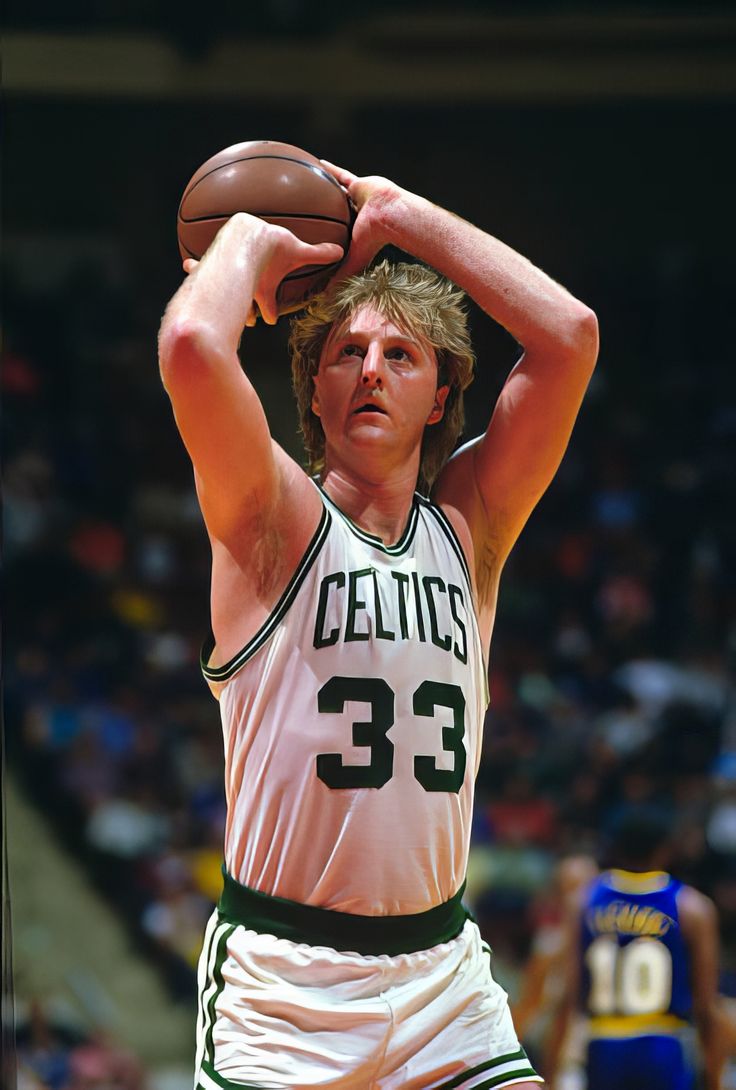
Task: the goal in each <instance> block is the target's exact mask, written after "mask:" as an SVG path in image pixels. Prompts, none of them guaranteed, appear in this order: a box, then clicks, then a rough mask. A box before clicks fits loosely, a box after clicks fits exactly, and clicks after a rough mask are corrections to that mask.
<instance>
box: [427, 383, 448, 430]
mask: <svg viewBox="0 0 736 1090" xmlns="http://www.w3.org/2000/svg"><path fill="white" fill-rule="evenodd" d="M449 392H450V387H449V386H438V387H437V393H436V394H435V395H434V405H433V406H432V411H431V413H430V414H429V416H428V417H427V423H428V424H438V423H439V421H440V420H441V419H442V417H443V416H444V415H445V402H446V401H447V395H448V394H449Z"/></svg>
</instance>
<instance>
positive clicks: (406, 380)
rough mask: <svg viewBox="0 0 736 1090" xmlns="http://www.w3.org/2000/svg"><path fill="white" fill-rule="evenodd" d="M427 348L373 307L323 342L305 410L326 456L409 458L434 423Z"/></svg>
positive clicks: (438, 396)
mask: <svg viewBox="0 0 736 1090" xmlns="http://www.w3.org/2000/svg"><path fill="white" fill-rule="evenodd" d="M448 392H449V388H448V387H447V386H441V387H440V388H439V389H438V387H437V357H436V355H435V352H434V349H433V348H432V347H431V345H429V344H427V342H426V341H422V340H421V339H419V338H417V336H416V334H413V333H410V332H408V331H407V330H406V329H402V328H401V327H400V326H398V325H396V324H395V323H394V322H392V321H390V320H389V319H388V318H386V317H385V316H384V315H383V314H381V313H380V311H378V310H377V309H376V308H375V307H373V306H364V307H361V308H360V309H359V310H357V311H356V312H355V313H354V314H353V315H352V316H351V317H350V319H349V320H347V321H346V322H344V323H343V324H342V325H341V326H339V327H337V328H335V329H334V330H333V331H332V333H331V334H330V336H329V337H328V339H327V342H326V344H325V347H324V350H323V352H322V357H321V359H320V364H319V371H318V373H317V375H315V379H314V398H313V400H312V409H313V410H314V412H315V413H316V414H317V416H319V417H320V420H321V423H322V428H323V431H324V433H325V442H326V453H327V459H328V462H329V461H330V455H331V454H332V455H335V454H340V453H342V454H349V453H350V452H351V451H354V452H359V453H360V456H361V457H370V458H372V457H374V456H376V455H381V453H382V452H383V454H385V455H387V456H389V457H391V458H392V459H396V458H399V459H406V458H408V457H412V456H416V454H417V451H418V449H419V447H420V446H421V440H422V435H423V433H424V428H425V427H426V425H427V424H434V423H436V422H437V421H438V420H440V419H441V418H442V414H443V411H444V403H445V399H446V397H447V394H448Z"/></svg>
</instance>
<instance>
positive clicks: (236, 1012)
mask: <svg viewBox="0 0 736 1090" xmlns="http://www.w3.org/2000/svg"><path fill="white" fill-rule="evenodd" d="M198 981H199V1009H198V1020H197V1056H196V1076H195V1087H196V1088H197V1090H244V1088H248V1090H254V1088H257V1090H287V1088H288V1090H297V1088H302V1087H314V1086H327V1087H331V1088H333V1090H399V1088H401V1090H430V1088H433V1090H441V1088H442V1090H473V1088H475V1090H481V1088H482V1090H490V1088H493V1090H496V1088H500V1087H505V1086H512V1085H513V1084H514V1083H519V1082H525V1081H530V1082H541V1081H542V1079H541V1078H540V1077H539V1076H538V1075H537V1074H536V1073H535V1072H534V1069H533V1068H532V1067H531V1065H530V1063H529V1061H528V1059H527V1056H526V1053H525V1052H524V1049H523V1048H522V1047H521V1046H520V1044H519V1041H518V1039H517V1037H516V1033H515V1032H514V1027H513V1024H512V1021H511V1015H510V1013H509V1008H508V1003H507V996H506V993H505V992H504V990H503V988H501V987H500V985H499V984H497V983H496V982H495V981H494V979H493V977H492V976H491V969H490V950H489V948H488V946H487V945H486V944H485V943H483V942H482V940H481V937H480V932H479V931H478V928H477V926H476V925H475V923H473V922H472V921H471V920H468V921H467V922H466V924H465V926H464V927H463V930H462V931H461V933H460V934H459V935H457V937H456V938H454V939H451V940H450V941H449V942H443V943H440V944H439V945H437V946H433V947H432V948H431V949H429V950H421V951H418V952H415V953H410V954H399V955H397V956H393V957H390V956H388V955H386V954H379V955H368V956H366V955H360V954H351V953H342V952H338V951H336V950H333V949H332V948H330V947H327V946H311V945H308V944H307V943H301V942H300V943H296V942H292V941H291V940H289V939H285V938H277V937H275V936H274V935H268V934H262V933H260V932H257V931H253V930H250V929H248V928H247V927H245V926H243V925H240V924H235V923H233V922H231V921H229V920H227V919H223V918H222V917H221V916H220V914H219V913H218V912H217V911H215V913H214V914H213V916H212V918H211V919H210V921H209V924H208V925H207V931H206V933H205V942H204V948H203V951H202V955H201V958H200V963H199V977H198Z"/></svg>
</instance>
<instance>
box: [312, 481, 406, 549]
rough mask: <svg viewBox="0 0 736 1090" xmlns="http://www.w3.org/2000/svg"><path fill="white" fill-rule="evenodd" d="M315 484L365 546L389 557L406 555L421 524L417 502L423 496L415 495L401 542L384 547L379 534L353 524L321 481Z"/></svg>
mask: <svg viewBox="0 0 736 1090" xmlns="http://www.w3.org/2000/svg"><path fill="white" fill-rule="evenodd" d="M314 483H315V484H316V485H317V488H318V489H319V490H320V492H321V494H322V496H323V498H324V499H325V500H326V501H327V503H328V504H329V505H330V507H332V508H334V510H335V511H336V512H337V513H338V514H339V515H340V517H341V518H342V519H344V520H345V525H346V526H347V528H348V529H349V530H350V531H351V532H352V533H353V534H354V535H355V537H357V538H359V539H360V540H361V541H362V542H363V544H364V545H372V546H373V548H374V549H378V550H379V551H380V552H382V553H386V554H387V555H388V556H401V554H402V553H405V552H406V550H407V549H408V548H409V546H410V545H411V543H412V541H413V539H414V534H415V532H416V528H417V525H418V523H419V504H418V502H417V501H418V500H420V499H421V496H420V495H419V493H418V492H417V493H415V494H414V499H413V501H412V505H411V511H410V512H409V518H408V519H407V523H406V526H405V527H404V532H403V534H402V535H401V537H400V538H399V540H398V541H397V542H395V543H394V544H393V545H384V543H383V541H382V540H381V538H380V537H378V535H377V534H369V533H368V531H367V530H363V529H362V528H361V527H360V526H358V524H357V523H355V522H353V520H352V519H351V518H350V516H349V515H346V514H345V512H344V511H343V510H342V509H341V508H340V507H338V506H337V504H336V503H335V501H334V500H333V499H331V498H330V497H329V496H328V495H327V493H326V492H325V490H324V488H323V487H322V485H321V484H320V483H319V481H317V480H315V482H314Z"/></svg>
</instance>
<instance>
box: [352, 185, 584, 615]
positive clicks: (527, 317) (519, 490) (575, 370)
mask: <svg viewBox="0 0 736 1090" xmlns="http://www.w3.org/2000/svg"><path fill="white" fill-rule="evenodd" d="M331 169H333V170H334V172H335V174H336V177H337V178H338V179H339V181H340V182H341V183H342V184H343V185H344V186H346V188H347V189H348V192H349V194H350V196H351V198H352V200H353V201H354V203H355V204H356V206H357V207H358V208H359V209H360V214H359V216H358V220H357V222H356V224H355V227H354V230H353V245H352V247H351V252H350V254H349V256H348V260H347V262H346V264H345V266H344V268H343V270H341V271H342V273H343V274H347V273H350V272H353V271H355V269H356V268H357V267H359V266H360V264H361V263H363V264H364V263H365V262H366V261H367V260H370V258H371V257H372V256H373V255H374V254H375V253H376V252H377V250H378V249H380V247H381V246H384V245H386V244H388V243H392V244H394V245H396V246H399V247H400V248H401V249H404V250H407V251H408V252H410V253H412V254H414V255H415V256H416V257H419V258H420V259H421V260H423V261H425V262H427V264H429V265H431V266H433V267H434V268H435V269H437V270H438V271H439V272H441V273H443V274H444V275H445V276H447V277H448V278H449V279H450V280H452V281H454V282H455V283H456V284H458V285H459V286H460V287H461V288H463V289H464V290H465V291H466V292H467V293H468V294H469V295H470V296H471V297H472V298H473V299H474V300H475V302H476V303H478V304H479V305H480V306H481V307H482V308H483V310H485V311H486V312H487V313H488V314H489V315H490V316H491V317H492V318H494V319H495V320H496V321H497V322H499V323H500V324H501V325H502V326H504V328H506V329H507V330H508V331H509V332H510V333H511V334H512V336H513V337H514V338H515V339H516V340H517V341H518V342H519V343H520V344H521V345H522V346H523V349H524V352H523V355H522V356H521V358H520V360H519V361H518V363H517V364H516V366H515V367H514V369H513V370H512V372H511V374H510V375H509V377H508V379H507V381H506V384H505V386H504V388H503V390H502V392H501V395H500V397H499V399H498V402H497V404H496V407H495V410H494V412H493V416H492V419H491V422H490V424H489V426H488V429H487V430H486V432H485V434H484V435H483V436H482V437H481V438H480V439H478V440H476V441H474V442H472V443H470V444H468V445H467V446H466V447H465V448H464V449H463V450H462V451H460V452H458V454H457V455H456V456H455V457H454V458H453V459H452V460H451V461H450V463H449V464H448V466H447V467H446V469H445V470H444V471H443V473H442V475H441V476H440V479H439V481H438V483H437V486H436V489H435V498H436V499H437V501H438V502H440V503H442V504H443V506H444V505H447V506H448V507H450V508H452V507H455V508H457V509H458V510H459V512H460V514H461V515H462V516H463V517H464V518H465V519H466V520H467V521H468V525H469V528H470V531H471V534H472V538H473V543H474V548H475V564H476V573H477V576H478V587H479V592H480V595H481V599H483V598H488V597H492V596H493V594H494V593H495V591H494V586H495V579H496V577H497V574H498V572H499V571H500V568H501V566H502V565H503V562H504V560H505V559H506V556H507V555H508V553H509V551H510V549H511V547H512V545H513V544H514V542H515V541H516V538H517V537H518V535H519V533H520V531H521V529H522V527H523V525H524V523H525V522H526V520H527V518H528V517H529V514H530V512H531V511H532V509H533V507H534V506H535V504H536V503H537V501H538V500H539V498H540V497H541V496H542V494H543V493H544V491H545V489H546V488H547V486H548V485H549V483H550V481H551V480H552V477H553V476H554V474H555V472H556V470H557V467H558V466H559V464H560V461H561V459H562V456H563V454H564V452H565V448H566V446H567V443H568V440H569V438H570V433H571V431H572V427H573V424H574V421H575V417H576V416H577V412H578V409H579V408H580V403H581V401H582V398H583V395H584V393H585V390H586V387H587V385H588V381H589V379H590V376H591V373H592V371H593V367H594V365H595V361H596V357H597V352H598V328H597V321H596V317H595V315H594V313H593V312H592V310H590V308H589V307H587V306H585V305H584V304H583V303H581V302H579V301H578V300H577V299H575V298H574V297H573V296H572V295H571V294H570V293H569V292H568V291H566V290H565V289H564V288H563V287H561V286H560V285H559V284H557V283H555V281H554V280H552V279H551V278H550V277H549V276H547V275H546V274H545V273H544V272H542V271H541V270H540V269H538V268H536V267H535V266H534V265H533V264H532V263H531V262H530V261H528V260H527V259H526V258H525V257H522V256H521V254H518V253H516V252H515V251H514V250H512V249H511V248H510V247H509V246H506V245H505V244H504V243H503V242H500V241H499V240H498V239H496V238H493V237H492V236H490V235H488V234H486V233H485V232H483V231H481V230H479V229H478V228H477V227H473V226H472V225H471V224H469V223H466V222H465V221H463V220H461V219H460V218H458V217H457V216H455V215H453V214H452V213H450V212H447V211H445V210H444V209H441V208H438V207H436V206H435V205H433V204H431V203H430V202H429V201H426V200H424V199H423V198H422V197H418V196H416V195H415V194H412V193H408V192H406V191H405V190H403V189H400V188H399V187H397V186H395V185H393V184H392V183H391V182H388V181H387V180H386V179H381V178H356V177H355V176H354V175H351V174H350V173H349V172H348V171H345V170H342V169H341V168H334V167H333V168H331ZM481 604H482V603H481Z"/></svg>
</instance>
